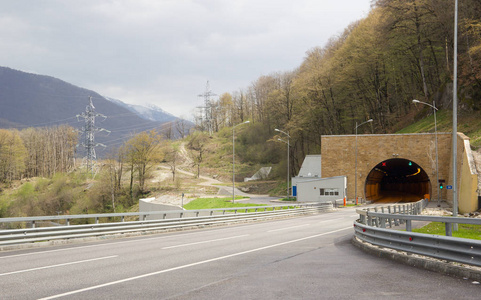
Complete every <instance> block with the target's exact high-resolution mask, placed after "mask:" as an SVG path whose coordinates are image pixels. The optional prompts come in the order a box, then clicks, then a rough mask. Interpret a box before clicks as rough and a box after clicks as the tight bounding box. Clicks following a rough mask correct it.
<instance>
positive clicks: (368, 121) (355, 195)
mask: <svg viewBox="0 0 481 300" xmlns="http://www.w3.org/2000/svg"><path fill="white" fill-rule="evenodd" d="M370 122H372V119H369V120H367V121H365V122H362V123H361V124H359V125H358V124H357V121H356V154H355V156H356V162H355V165H356V171H355V174H354V198H355V199H356V205H357V128H358V127H359V126H361V125H364V124H366V123H370Z"/></svg>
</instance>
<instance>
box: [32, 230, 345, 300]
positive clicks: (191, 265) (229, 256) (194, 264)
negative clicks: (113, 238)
mask: <svg viewBox="0 0 481 300" xmlns="http://www.w3.org/2000/svg"><path fill="white" fill-rule="evenodd" d="M348 229H351V230H352V227H351V226H349V227H346V228H341V229H337V230H333V231H329V232H324V233H320V234H316V235H311V236H308V237H304V238H300V239H295V240H291V241H287V242H282V243H278V244H273V245H269V246H264V247H260V248H256V249H251V250H247V251H242V252H237V253H233V254H229V255H225V256H220V257H216V258H212V259H207V260H202V261H199V262H195V263H191V264H187V265H183V266H178V267H174V268H170V269H165V270H160V271H157V272H152V273H147V274H143V275H139V276H134V277H129V278H125V279H121V280H117V281H112V282H107V283H104V284H99V285H95V286H91V287H87V288H83V289H79V290H75V291H71V292H66V293H63V294H57V295H53V296H50V297H45V298H41V299H39V300H49V299H55V298H61V297H65V296H70V295H74V294H79V293H83V292H87V291H92V290H96V289H99V288H103V287H107V286H111V285H116V284H119V283H124V282H128V281H133V280H137V279H141V278H146V277H150V276H155V275H159V274H163V273H167V272H172V271H176V270H181V269H186V268H190V267H194V266H198V265H202V264H206V263H211V262H215V261H219V260H224V259H227V258H231V257H235V256H240V255H244V254H249V253H253V252H257V251H261V250H266V249H270V248H274V247H279V246H283V245H288V244H292V243H296V242H301V241H305V240H309V239H313V238H317V237H320V236H324V235H328V234H331V233H336V232H339V231H343V230H348Z"/></svg>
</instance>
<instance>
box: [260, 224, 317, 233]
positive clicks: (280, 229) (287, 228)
mask: <svg viewBox="0 0 481 300" xmlns="http://www.w3.org/2000/svg"><path fill="white" fill-rule="evenodd" d="M304 226H309V224H303V225H297V226H291V227H285V228H279V229H272V230H269V231H268V232H276V231H283V230H289V229H292V228H299V227H304Z"/></svg>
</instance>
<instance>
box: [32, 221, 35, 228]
mask: <svg viewBox="0 0 481 300" xmlns="http://www.w3.org/2000/svg"><path fill="white" fill-rule="evenodd" d="M32 228H35V220H34V221H32Z"/></svg>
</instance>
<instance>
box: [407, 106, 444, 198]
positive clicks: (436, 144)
mask: <svg viewBox="0 0 481 300" xmlns="http://www.w3.org/2000/svg"><path fill="white" fill-rule="evenodd" d="M413 103H420V104H424V105H427V106H429V107H432V108H433V111H434V136H435V143H434V148H435V149H436V150H435V151H436V182H437V183H438V184H439V164H438V130H437V125H436V111H437V110H438V109H437V108H436V103H435V102H434V100H433V105H431V104H429V103H426V102H422V101H419V100H416V99H414V100H413ZM436 191H437V196H438V207H441V203H440V199H439V188H438V187H437V186H436Z"/></svg>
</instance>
